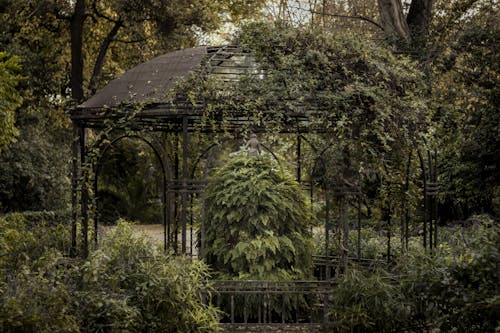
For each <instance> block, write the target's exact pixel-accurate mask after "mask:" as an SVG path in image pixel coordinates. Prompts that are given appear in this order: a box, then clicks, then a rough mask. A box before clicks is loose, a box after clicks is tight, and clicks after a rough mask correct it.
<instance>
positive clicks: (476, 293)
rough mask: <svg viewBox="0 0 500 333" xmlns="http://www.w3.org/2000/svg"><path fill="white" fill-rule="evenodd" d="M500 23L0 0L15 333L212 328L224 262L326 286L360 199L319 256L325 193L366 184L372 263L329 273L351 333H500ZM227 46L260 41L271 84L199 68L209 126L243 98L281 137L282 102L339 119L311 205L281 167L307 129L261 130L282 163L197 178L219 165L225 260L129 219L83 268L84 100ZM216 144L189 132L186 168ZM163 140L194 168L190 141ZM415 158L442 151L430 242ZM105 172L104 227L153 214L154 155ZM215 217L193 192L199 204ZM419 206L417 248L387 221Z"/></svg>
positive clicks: (5, 256)
mask: <svg viewBox="0 0 500 333" xmlns="http://www.w3.org/2000/svg"><path fill="white" fill-rule="evenodd" d="M498 17H499V6H498V1H496V0H435V1H431V0H411V1H410V0H408V1H401V0H379V1H365V0H341V1H339V0H323V1H316V0H299V1H286V0H269V1H263V0H259V1H225V0H217V1H208V0H189V1H180V0H174V1H171V0H158V1H135V0H125V1H121V0H120V1H118V0H116V1H115V0H112V1H102V0H75V1H68V0H43V1H32V0H25V1H15V0H0V271H1V274H0V331H2V332H20V331H22V332H49V331H68V332H78V331H101V332H110V331H111V332H113V331H125V332H127V331H129V332H143V331H147V330H150V331H165V332H178V331H180V332H200V331H201V332H203V331H214V330H216V322H217V320H218V318H217V313H216V311H215V310H214V309H213V308H212V307H209V306H206V305H203V304H202V302H201V301H202V298H203V297H202V296H203V292H205V291H206V286H205V283H204V280H205V279H207V278H208V275H207V274H208V273H207V272H208V271H209V269H211V270H212V273H213V274H214V275H216V276H220V277H228V278H272V279H275V278H276V279H277V278H280V279H283V278H285V279H296V278H297V279H298V278H310V277H311V274H312V271H311V270H310V268H311V258H310V255H312V254H324V251H325V250H326V251H327V252H328V251H330V252H329V253H331V254H333V255H347V254H349V255H352V254H353V253H354V252H353V249H355V246H356V243H357V239H356V237H357V234H355V233H352V232H351V233H349V231H350V230H352V229H353V228H354V225H353V223H352V221H354V220H356V219H357V216H355V214H356V212H354V211H353V209H350V210H349V208H350V207H351V208H352V207H354V206H357V205H358V202H357V200H354V199H352V198H351V199H345V198H344V199H335V200H333V199H332V202H331V204H332V205H331V207H332V210H331V211H330V212H329V214H330V216H331V218H332V221H334V222H335V228H337V229H336V230H335V232H337V234H336V235H337V236H338V235H340V234H342V236H343V239H340V237H339V238H336V239H335V242H332V243H330V244H329V246H330V248H328V249H325V247H324V246H323V243H322V241H323V240H324V238H321V237H324V236H322V235H321V233H316V234H315V235H314V236H315V237H316V240H317V241H316V243H317V244H321V245H317V246H315V247H314V248H313V247H312V246H311V238H310V237H311V230H310V226H311V221H313V220H315V219H316V220H320V221H324V220H325V216H326V215H327V212H326V209H325V206H326V205H325V204H326V201H327V200H328V199H325V198H326V197H327V195H328V185H329V184H330V185H331V184H337V185H339V184H341V185H343V186H348V187H349V186H352V187H356V186H360V187H361V188H363V196H362V200H361V203H359V204H360V206H359V207H360V211H361V217H362V218H363V228H362V230H360V232H361V235H362V241H361V249H360V253H361V256H362V257H363V258H367V259H376V260H377V261H375V262H376V263H377V264H376V265H375V264H374V266H370V267H362V266H358V265H356V264H353V263H350V264H349V265H348V267H346V268H347V269H345V270H344V271H343V273H344V274H342V275H339V274H338V275H336V276H335V278H336V279H337V280H336V282H337V283H338V285H337V287H336V290H335V293H334V294H335V295H336V297H335V298H333V299H332V300H331V302H332V304H330V309H331V312H330V314H329V315H330V318H331V319H332V320H333V321H334V322H335V323H336V324H337V327H336V328H335V329H336V330H338V331H340V332H393V331H397V330H401V328H404V329H406V330H407V331H415V332H425V331H429V330H433V329H439V330H441V331H442V332H497V331H498V330H499V323H498V318H499V317H500V297H499V294H500V290H499V288H500V287H499V282H498V281H500V277H499V275H498V274H499V273H498V272H499V253H498V244H499V243H500V239H499V228H498V217H499V214H500V187H499V183H498V179H499V169H498V165H499V156H500V151H499V147H500V142H499V138H500V118H499V117H500V113H499V112H498V105H499V84H498V78H499V74H498V70H499V68H498V66H499V64H500V59H499V52H498V50H497V49H498V45H499V36H500V34H499V25H498ZM234 31H237V33H236V35H235V34H233V33H232V32H234ZM234 36H236V37H234ZM229 40H231V42H234V43H239V44H240V45H242V46H243V47H245V48H246V49H248V50H251V51H252V52H253V53H254V55H255V60H256V61H257V62H258V63H259V65H260V66H261V67H262V68H263V69H265V70H266V75H265V80H262V76H258V75H257V76H255V75H254V76H251V75H249V76H248V77H244V78H243V79H242V81H241V82H239V83H234V82H233V83H230V84H219V83H217V82H213V81H211V80H210V79H207V80H200V78H197V79H196V80H194V81H192V80H191V79H193V78H188V79H187V80H186V81H185V82H183V83H182V84H181V85H180V86H181V88H185V89H188V92H189V94H188V96H189V97H190V98H192V102H193V103H197V102H198V101H199V100H200V99H202V100H203V99H206V100H209V101H210V103H209V105H207V108H206V109H205V114H204V117H205V118H206V121H210V117H212V116H213V115H215V114H216V113H217V112H222V113H224V112H225V111H228V110H232V111H234V110H236V111H240V112H243V113H245V114H248V115H249V116H252V117H254V118H255V119H256V122H266V125H267V127H268V128H269V129H270V132H273V131H275V132H278V131H280V130H281V128H280V122H281V121H282V120H286V112H290V111H292V112H293V111H302V110H303V109H307V110H309V111H319V112H317V113H315V116H314V117H312V118H311V124H310V125H311V126H312V127H314V125H315V124H318V123H323V122H324V121H329V122H330V124H332V125H331V127H330V128H329V129H328V130H327V132H326V133H314V134H313V135H310V136H309V137H308V138H307V139H308V140H309V141H308V142H307V145H306V144H305V143H303V144H304V146H303V151H302V154H303V155H302V156H303V160H304V161H305V160H309V161H310V162H303V164H302V171H303V174H304V175H305V174H307V175H308V176H309V177H310V178H309V179H306V180H309V181H312V182H314V183H315V184H316V186H317V189H318V191H317V192H318V193H316V194H315V195H316V197H315V199H316V201H315V204H314V205H313V206H312V207H311V206H309V204H308V200H306V199H305V198H304V197H303V195H302V193H301V190H300V188H299V186H298V185H297V184H296V183H295V182H294V181H292V180H291V177H290V175H288V174H287V172H286V171H285V170H286V169H287V168H290V167H295V166H296V165H297V160H296V157H297V156H296V155H294V154H295V151H294V149H293V144H292V141H293V140H295V139H296V138H290V137H289V136H288V137H287V136H280V137H279V138H278V136H277V135H274V134H273V133H269V134H267V135H265V136H263V137H262V140H263V141H265V142H266V144H268V145H269V146H272V148H273V150H274V151H278V152H280V153H281V156H283V157H282V159H281V160H280V163H282V164H281V165H280V164H277V162H276V161H274V160H273V159H272V158H270V157H269V156H261V157H259V158H253V159H250V158H248V157H247V156H244V155H245V154H244V153H243V154H240V155H235V156H233V157H232V158H230V159H228V160H227V162H226V163H225V164H223V163H221V160H220V159H219V160H218V161H215V162H214V161H208V160H207V161H202V162H201V163H200V165H201V164H204V163H205V165H203V166H202V167H200V168H198V169H196V170H193V173H195V172H196V173H199V174H197V176H201V171H200V170H201V169H203V168H205V171H207V172H208V173H210V172H213V171H214V170H211V168H212V167H213V165H219V168H218V169H217V171H215V172H214V173H213V175H212V178H211V182H210V184H209V188H208V192H207V202H208V203H209V211H208V213H209V214H208V215H207V216H209V220H208V221H209V225H208V227H209V229H208V234H207V239H206V242H207V252H206V256H207V257H206V259H207V262H208V263H209V264H210V265H211V267H210V268H209V267H207V266H206V265H205V264H203V263H202V262H200V261H197V260H194V261H189V260H186V259H184V258H173V257H169V256H168V255H166V254H164V253H162V251H159V250H158V249H156V245H155V244H151V243H150V242H149V241H148V240H147V239H146V238H143V237H139V236H137V235H133V233H132V231H131V229H130V228H129V227H128V226H127V225H126V224H125V223H120V225H119V226H118V227H117V228H116V229H114V230H113V231H110V232H109V233H108V234H107V235H106V236H105V237H104V238H103V240H102V242H101V243H100V244H99V246H98V248H96V249H92V251H91V254H90V256H89V258H88V260H86V261H83V260H80V259H75V258H69V257H68V253H69V248H70V246H71V244H70V240H69V233H70V231H69V221H70V216H69V213H68V210H69V206H70V177H71V175H70V162H71V160H70V159H71V152H70V146H71V122H70V120H69V115H68V110H70V109H71V107H73V106H74V105H76V104H78V103H80V102H81V101H83V100H84V99H85V98H88V97H89V96H91V95H92V94H93V93H94V92H95V91H96V90H97V89H99V88H100V87H102V86H104V85H105V84H106V83H107V82H109V80H111V79H113V78H115V77H117V76H118V75H120V74H121V73H123V72H124V71H125V70H127V69H129V68H131V67H133V66H134V65H136V64H138V63H141V62H143V61H146V60H149V59H151V58H152V57H154V56H156V55H159V54H163V53H165V52H168V51H171V50H174V49H178V48H184V47H191V46H195V45H200V44H206V43H209V44H210V43H218V42H221V41H225V42H227V41H229ZM193 83H195V84H194V85H193ZM221 89H225V92H224V94H220V92H221ZM264 111H265V112H264ZM217 130H218V132H219V133H224V128H218V129H217ZM250 131H251V129H250V128H248V129H242V133H243V134H246V133H249V132H250ZM224 135H228V133H224ZM228 136H229V137H230V135H228ZM89 138H90V140H93V139H94V137H93V133H89ZM220 139H221V138H220V137H212V136H207V137H202V136H199V137H193V138H192V140H191V144H190V146H189V147H188V150H189V154H190V159H193V160H194V158H195V156H198V155H199V154H200V152H201V151H202V148H203V147H207V146H210V145H211V144H212V143H213V142H216V143H221V142H222V140H221V141H219V140H220ZM238 139H240V138H238ZM162 140H163V142H162V143H163V144H164V146H165V150H166V155H167V157H168V159H169V163H170V164H171V165H173V166H177V169H178V168H179V164H180V163H181V162H180V161H179V156H178V154H177V153H176V152H175V151H176V150H177V149H178V147H179V145H180V142H179V138H176V137H175V136H174V135H164V136H163V137H162ZM304 141H305V140H304ZM293 142H294V141H293ZM234 148H235V147H230V149H232V150H235V149H234ZM418 150H420V151H421V152H424V157H426V156H425V153H426V152H433V153H435V154H437V156H438V158H437V165H436V170H437V182H438V183H439V195H438V205H439V207H438V211H439V216H440V220H439V221H438V222H439V236H438V239H439V246H438V247H437V248H434V249H433V252H432V253H431V252H430V251H429V250H428V249H424V248H423V246H422V241H421V236H422V227H421V224H422V223H421V222H422V206H423V198H422V187H423V184H422V173H421V165H420V161H419V159H418V154H417V151H418ZM197 154H198V155H197ZM213 159H217V157H213ZM190 162H192V161H191V160H190ZM426 162H427V161H424V163H426ZM101 171H102V172H101V176H100V178H99V188H98V194H99V195H100V197H101V199H102V201H101V202H100V204H99V205H100V206H98V208H99V210H100V212H101V214H102V217H104V219H103V221H105V222H106V223H108V224H116V223H115V222H116V220H117V219H119V218H121V217H125V218H127V219H131V220H135V221H139V222H142V223H155V222H157V221H158V220H159V218H160V214H159V211H160V209H159V206H160V197H159V192H160V186H161V184H160V182H159V181H158V176H157V175H158V171H159V170H158V165H157V163H156V161H155V157H154V156H153V154H152V152H151V151H150V149H149V148H148V147H147V145H145V144H142V143H140V142H136V141H133V140H132V141H127V140H124V141H122V142H120V144H118V145H116V146H115V147H113V149H112V150H110V151H108V154H107V155H106V156H105V161H104V163H103V169H102V170H101ZM406 179H408V181H406ZM177 199H178V198H177ZM198 201H199V200H198ZM199 210H200V205H199V202H195V203H194V208H193V209H191V210H190V214H193V215H194V214H195V213H196V212H199ZM193 212H194V213H193ZM250 213H252V214H250ZM172 214H173V215H175V214H179V212H175V211H174V210H173V212H172ZM477 214H481V215H477ZM172 217H174V218H175V217H176V216H172ZM405 217H408V219H409V220H410V221H412V222H411V223H410V235H409V236H410V237H409V243H408V244H406V245H404V244H403V241H402V240H403V235H402V233H401V231H399V229H398V228H399V225H398V227H395V226H394V225H392V226H390V225H389V223H388V221H390V220H391V219H392V221H393V222H394V223H397V222H401V221H402V220H403V219H404V218H405ZM193 221H194V224H195V227H197V226H198V224H197V223H198V222H199V221H198V220H197V217H193ZM401 230H402V229H401ZM388 236H390V237H392V240H391V241H389V242H388V241H387V238H388ZM388 246H392V254H391V255H388V254H387V247H388ZM381 262H383V263H384V264H383V265H382V264H380V263H381ZM375 266H376V267H375ZM166 314H168V316H167V315H166ZM172 314H174V315H172Z"/></svg>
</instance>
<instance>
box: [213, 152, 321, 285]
mask: <svg viewBox="0 0 500 333" xmlns="http://www.w3.org/2000/svg"><path fill="white" fill-rule="evenodd" d="M206 200H207V221H208V222H207V229H206V230H207V231H206V258H207V262H208V263H209V264H210V265H212V267H213V268H214V269H215V270H216V271H217V272H219V273H220V274H221V275H222V276H224V277H229V278H240V279H297V278H304V277H306V276H309V275H310V271H311V254H312V238H311V233H310V226H311V219H310V216H309V211H310V209H309V208H308V205H307V200H306V198H305V196H304V194H303V193H302V190H301V189H300V186H299V184H298V183H296V182H295V181H294V180H293V178H292V177H291V176H290V175H289V174H288V173H286V172H284V171H283V170H282V169H281V167H280V165H279V164H278V163H277V162H276V161H275V160H274V159H273V158H272V157H270V156H266V155H261V156H257V157H248V156H246V152H240V153H238V154H235V155H234V156H233V157H232V158H231V159H230V160H229V161H227V162H226V164H225V165H224V166H222V167H221V168H219V169H218V170H217V171H216V172H215V173H214V175H213V177H212V178H211V180H210V181H209V183H208V185H207V199H206Z"/></svg>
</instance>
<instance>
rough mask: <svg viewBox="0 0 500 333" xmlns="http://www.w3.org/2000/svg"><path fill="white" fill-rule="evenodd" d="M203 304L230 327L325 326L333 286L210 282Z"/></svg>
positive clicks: (292, 282)
mask: <svg viewBox="0 0 500 333" xmlns="http://www.w3.org/2000/svg"><path fill="white" fill-rule="evenodd" d="M209 284H210V286H211V289H212V292H211V293H210V294H209V295H205V296H206V299H205V301H206V302H207V303H209V304H211V305H214V306H216V307H217V308H218V309H219V310H220V311H221V313H222V317H221V322H222V323H231V324H253V325H255V324H299V323H300V324H318V325H321V326H325V325H328V312H329V311H328V303H329V300H330V298H331V297H332V294H333V291H334V287H335V284H334V283H333V282H332V281H309V280H279V281H274V280H212V281H209Z"/></svg>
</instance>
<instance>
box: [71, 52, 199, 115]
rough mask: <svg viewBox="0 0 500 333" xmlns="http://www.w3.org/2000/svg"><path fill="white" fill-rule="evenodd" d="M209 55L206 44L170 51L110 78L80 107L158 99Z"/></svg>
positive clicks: (106, 105)
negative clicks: (110, 79)
mask: <svg viewBox="0 0 500 333" xmlns="http://www.w3.org/2000/svg"><path fill="white" fill-rule="evenodd" d="M206 55H207V47H195V48H189V49H184V50H179V51H174V52H170V53H167V54H164V55H162V56H159V57H156V58H154V59H151V60H149V61H147V62H144V63H142V64H140V65H138V66H136V67H134V68H132V69H130V70H128V71H127V72H125V73H124V74H123V75H122V76H120V77H118V78H117V79H114V80H113V81H111V82H110V83H109V84H108V85H106V86H105V87H104V88H102V89H101V90H99V91H98V92H97V93H96V94H95V95H94V96H92V97H91V98H90V99H88V100H87V101H85V102H84V103H82V104H81V105H80V106H79V108H84V109H85V108H102V107H115V106H118V105H120V104H121V103H124V102H128V103H131V104H135V103H138V102H143V101H145V100H148V99H151V100H152V99H154V100H157V101H159V102H164V101H162V100H161V98H162V97H163V96H165V93H166V92H168V90H170V89H171V88H172V87H173V86H174V85H175V83H176V82H177V80H178V79H179V78H181V77H184V76H186V75H187V74H188V73H189V72H191V71H193V70H195V69H196V68H199V67H200V65H201V63H202V62H203V60H204V58H205V57H206Z"/></svg>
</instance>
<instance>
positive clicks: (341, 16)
mask: <svg viewBox="0 0 500 333" xmlns="http://www.w3.org/2000/svg"><path fill="white" fill-rule="evenodd" d="M311 13H312V14H319V15H324V16H330V17H340V18H346V19H353V20H362V21H366V22H368V23H371V24H373V25H374V26H376V27H377V28H379V29H381V30H384V28H383V27H382V26H381V25H380V24H379V23H377V22H376V21H374V20H372V19H371V18H369V17H366V16H361V15H341V14H332V13H323V12H318V11H315V10H311Z"/></svg>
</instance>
